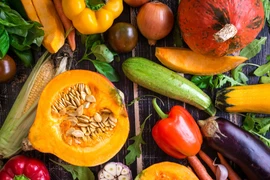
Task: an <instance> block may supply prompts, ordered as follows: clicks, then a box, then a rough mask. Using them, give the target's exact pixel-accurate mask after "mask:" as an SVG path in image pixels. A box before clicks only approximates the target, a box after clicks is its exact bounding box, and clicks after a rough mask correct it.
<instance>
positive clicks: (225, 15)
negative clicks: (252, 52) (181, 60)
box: [178, 0, 264, 56]
mask: <svg viewBox="0 0 270 180" xmlns="http://www.w3.org/2000/svg"><path fill="white" fill-rule="evenodd" d="M178 13H179V26H180V30H181V33H182V36H183V39H184V41H185V42H186V43H187V45H188V46H189V47H190V49H192V50H193V51H195V52H197V53H201V54H204V55H211V56H224V55H226V54H231V53H233V52H236V51H238V50H240V49H242V48H244V47H245V46H246V45H248V44H249V43H251V42H252V40H254V39H255V38H256V36H257V35H258V33H259V32H260V31H261V29H262V28H263V26H264V9H263V4H262V2H261V1H260V0H245V1H244V0H232V1H226V0H219V1H215V0H200V1H197V0H181V2H180V4H179V7H178ZM226 24H233V25H234V26H235V27H236V29H237V33H236V35H235V36H234V37H233V38H230V39H228V40H227V41H225V42H217V41H216V40H215V39H214V34H215V33H217V32H218V31H219V30H221V29H222V28H223V27H224V26H225V25H226Z"/></svg>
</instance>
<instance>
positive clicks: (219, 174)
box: [216, 164, 228, 180]
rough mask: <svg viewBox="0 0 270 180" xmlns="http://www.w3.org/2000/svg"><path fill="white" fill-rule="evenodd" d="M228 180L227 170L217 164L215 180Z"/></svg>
mask: <svg viewBox="0 0 270 180" xmlns="http://www.w3.org/2000/svg"><path fill="white" fill-rule="evenodd" d="M227 178H228V170H227V168H226V167H225V166H224V165H222V164H217V170H216V179H217V180H226V179H227Z"/></svg>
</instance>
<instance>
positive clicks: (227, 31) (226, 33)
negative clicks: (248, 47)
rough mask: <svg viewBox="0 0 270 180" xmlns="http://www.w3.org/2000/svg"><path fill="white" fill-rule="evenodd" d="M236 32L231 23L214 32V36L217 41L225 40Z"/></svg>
mask: <svg viewBox="0 0 270 180" xmlns="http://www.w3.org/2000/svg"><path fill="white" fill-rule="evenodd" d="M236 33H237V29H236V27H235V26H234V25H233V24H226V25H225V26H224V27H223V28H222V29H220V30H219V31H218V32H216V33H215V34H214V38H215V40H216V41H217V42H219V43H221V42H225V41H227V40H228V39H230V38H233V37H234V36H235V35H236Z"/></svg>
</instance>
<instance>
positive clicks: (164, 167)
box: [135, 161, 198, 180]
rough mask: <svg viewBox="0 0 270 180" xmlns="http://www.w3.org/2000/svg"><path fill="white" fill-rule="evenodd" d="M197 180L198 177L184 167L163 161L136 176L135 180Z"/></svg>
mask: <svg viewBox="0 0 270 180" xmlns="http://www.w3.org/2000/svg"><path fill="white" fill-rule="evenodd" d="M156 179H168V180H170V179H172V180H198V177H197V176H196V175H195V174H194V173H193V172H192V171H191V170H190V169H188V168H187V167H186V166H184V165H181V164H177V163H174V162H169V161H164V162H159V163H156V164H153V165H151V166H149V167H148V168H146V169H144V170H143V171H142V172H141V173H140V174H138V175H137V176H136V178H135V180H156Z"/></svg>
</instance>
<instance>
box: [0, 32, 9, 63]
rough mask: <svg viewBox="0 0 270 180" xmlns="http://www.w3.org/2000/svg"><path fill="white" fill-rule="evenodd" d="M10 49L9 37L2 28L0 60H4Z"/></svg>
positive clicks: (0, 33)
mask: <svg viewBox="0 0 270 180" xmlns="http://www.w3.org/2000/svg"><path fill="white" fill-rule="evenodd" d="M8 49H9V36H8V33H7V31H6V30H5V29H3V28H1V27H0V59H2V58H3V57H4V56H5V55H6V54H7V52H8Z"/></svg>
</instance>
